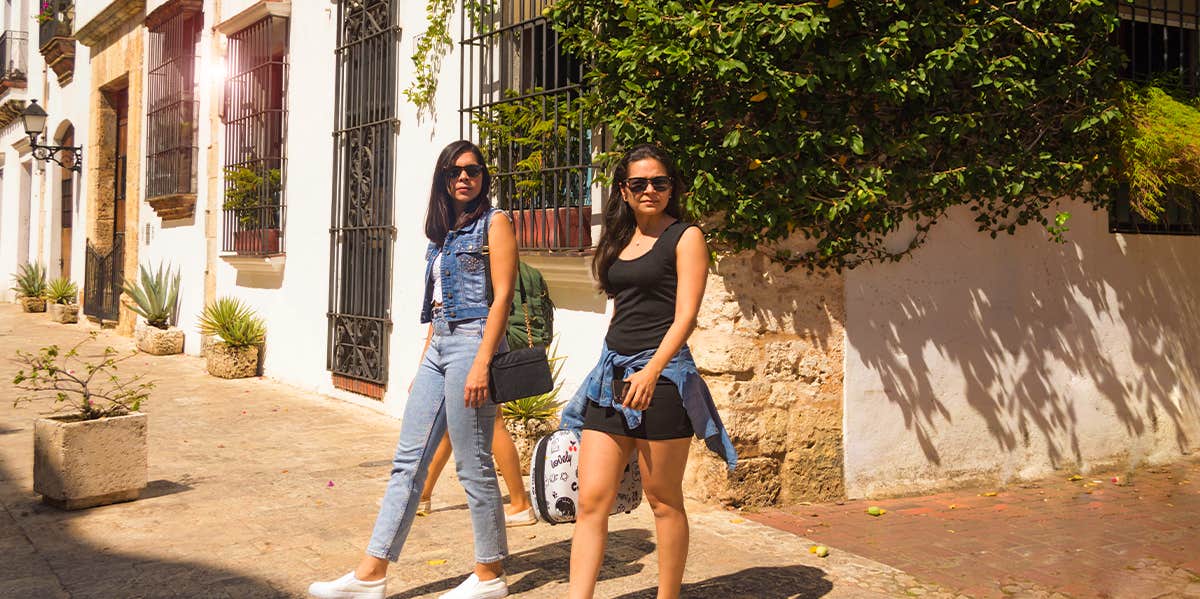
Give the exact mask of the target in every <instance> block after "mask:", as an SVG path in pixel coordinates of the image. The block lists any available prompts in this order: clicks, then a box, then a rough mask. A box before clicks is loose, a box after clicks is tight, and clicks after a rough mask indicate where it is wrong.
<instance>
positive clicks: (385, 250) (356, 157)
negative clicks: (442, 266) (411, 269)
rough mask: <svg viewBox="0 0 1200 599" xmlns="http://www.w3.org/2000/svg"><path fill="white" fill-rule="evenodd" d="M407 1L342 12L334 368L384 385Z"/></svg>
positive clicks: (373, 1)
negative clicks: (401, 10)
mask: <svg viewBox="0 0 1200 599" xmlns="http://www.w3.org/2000/svg"><path fill="white" fill-rule="evenodd" d="M399 3H400V0H342V1H341V2H340V3H339V4H338V41H337V49H336V61H337V65H336V68H337V72H336V77H337V84H336V90H335V93H336V101H335V102H336V103H335V108H334V119H335V123H334V152H335V153H334V173H333V175H334V176H333V180H334V187H333V207H332V208H333V209H332V218H331V224H330V229H329V253H330V269H329V273H330V279H329V313H328V319H329V346H328V352H327V367H328V368H329V370H331V371H332V372H333V373H334V374H335V375H339V376H342V377H348V378H350V379H355V380H358V381H366V382H369V383H373V384H376V385H383V384H385V383H386V382H387V375H388V359H387V358H388V336H389V334H390V330H391V309H390V307H391V287H392V245H393V239H394V235H395V227H394V226H393V213H392V212H393V211H392V205H393V192H394V189H395V170H394V163H395V160H396V152H395V145H396V126H397V125H398V123H399V121H398V120H397V114H396V110H397V104H398V103H397V85H396V66H397V62H396V61H397V56H398V51H399V34H400V29H399V26H398V24H397V14H396V12H397V9H398V7H399ZM336 379H337V377H336V376H335V380H336Z"/></svg>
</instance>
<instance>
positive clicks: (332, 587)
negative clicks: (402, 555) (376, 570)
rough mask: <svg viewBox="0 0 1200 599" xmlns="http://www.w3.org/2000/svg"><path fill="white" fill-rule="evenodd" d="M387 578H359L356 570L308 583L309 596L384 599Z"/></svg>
mask: <svg viewBox="0 0 1200 599" xmlns="http://www.w3.org/2000/svg"><path fill="white" fill-rule="evenodd" d="M386 586H387V578H380V579H379V580H371V581H366V580H359V579H357V578H355V577H354V572H350V573H349V574H347V575H345V576H343V577H341V578H339V579H337V580H327V581H324V582H314V583H312V584H310V585H308V594H309V596H312V597H316V598H317V599H383V598H384V596H385V595H387V593H386V591H385V587H386Z"/></svg>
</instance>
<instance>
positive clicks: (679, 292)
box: [562, 145, 737, 599]
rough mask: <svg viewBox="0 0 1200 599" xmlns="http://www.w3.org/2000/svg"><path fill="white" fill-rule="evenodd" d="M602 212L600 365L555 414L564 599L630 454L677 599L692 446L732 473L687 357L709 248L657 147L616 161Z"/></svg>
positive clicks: (600, 555)
mask: <svg viewBox="0 0 1200 599" xmlns="http://www.w3.org/2000/svg"><path fill="white" fill-rule="evenodd" d="M613 181H614V183H615V185H614V187H613V191H612V194H611V195H610V196H609V198H608V202H607V204H606V205H605V209H604V232H603V234H602V235H601V236H600V243H599V244H597V246H596V255H595V258H594V259H593V262H592V269H593V272H594V273H595V275H596V278H597V279H598V280H599V281H600V287H601V288H602V289H603V290H604V291H605V292H606V293H607V294H608V295H609V297H612V298H613V300H614V304H613V317H612V321H611V322H610V323H609V327H608V334H607V335H606V336H605V338H604V347H603V349H602V353H601V357H600V361H599V363H598V364H597V365H596V367H595V368H594V369H593V370H592V373H591V374H590V375H589V376H588V377H587V379H586V380H585V381H584V384H583V385H582V386H581V388H580V390H579V392H578V393H577V394H576V395H575V398H574V399H572V400H571V402H570V403H569V404H568V405H567V407H566V408H565V409H564V411H563V418H562V422H563V424H562V425H563V427H564V428H570V429H576V430H578V429H582V434H581V440H580V443H579V505H578V506H577V511H576V521H575V536H574V538H573V540H572V542H571V581H570V590H569V592H570V596H571V597H572V599H584V598H590V597H592V595H593V594H594V593H595V588H596V577H597V576H598V574H599V572H600V564H601V562H602V561H603V560H604V546H605V542H606V540H607V536H608V514H609V511H611V509H612V506H613V502H614V501H615V500H616V495H617V489H618V488H619V487H620V481H621V474H622V471H623V470H624V469H625V465H626V464H628V463H629V458H630V455H631V452H633V451H634V450H636V451H637V452H638V466H639V467H640V469H641V473H642V485H643V490H644V491H645V493H646V499H647V501H649V503H650V507H651V509H652V510H653V511H654V527H655V531H656V538H657V540H658V597H659V598H660V599H661V598H670V597H678V596H679V592H680V585H681V583H682V580H683V566H684V562H686V561H687V550H688V521H687V513H686V512H685V511H684V505H683V471H684V467H685V466H687V458H688V448H689V447H690V446H691V437H692V436H693V435H694V436H696V437H700V438H702V439H704V440H705V442H706V444H707V445H708V447H709V448H711V449H712V450H713V451H714V452H716V453H717V454H718V455H720V456H721V457H722V458H724V459H725V461H726V463H727V464H728V466H729V468H731V469H732V468H733V467H734V465H735V463H736V461H737V456H736V454H735V452H734V450H733V445H732V443H731V442H730V440H729V435H728V434H726V432H725V427H724V426H723V425H722V424H721V419H720V417H719V416H718V415H717V411H716V408H715V407H714V406H713V402H712V398H711V396H710V395H709V393H708V388H707V387H706V386H705V385H704V381H703V380H701V379H700V375H699V373H698V372H697V371H696V365H695V362H693V361H692V356H691V353H689V352H688V348H687V345H686V342H687V338H688V336H689V335H691V333H692V329H693V328H695V326H696V315H697V313H698V312H699V311H700V300H701V298H702V297H703V296H704V283H705V279H706V278H707V276H708V248H707V246H706V245H705V243H704V236H703V234H701V232H700V229H699V228H698V227H696V226H695V225H692V224H685V223H684V222H682V221H681V220H680V210H679V197H680V195H681V193H682V187H683V181H682V180H681V179H680V177H679V173H678V172H677V171H676V169H675V165H674V162H673V161H672V160H671V158H670V157H669V156H668V155H667V154H666V152H664V151H663V150H661V149H659V148H658V147H656V146H651V145H641V146H637V147H635V148H633V149H632V150H630V151H629V152H628V153H626V154H625V156H624V158H622V160H621V162H620V163H618V165H617V167H616V169H615V172H614V173H613Z"/></svg>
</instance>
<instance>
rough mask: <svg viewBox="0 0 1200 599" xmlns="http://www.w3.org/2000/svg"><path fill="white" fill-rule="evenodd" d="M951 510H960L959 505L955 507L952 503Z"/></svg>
mask: <svg viewBox="0 0 1200 599" xmlns="http://www.w3.org/2000/svg"><path fill="white" fill-rule="evenodd" d="M950 509H952V510H956V509H958V506H957V505H955V504H953V503H951V504H950Z"/></svg>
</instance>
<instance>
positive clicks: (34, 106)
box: [21, 100, 83, 173]
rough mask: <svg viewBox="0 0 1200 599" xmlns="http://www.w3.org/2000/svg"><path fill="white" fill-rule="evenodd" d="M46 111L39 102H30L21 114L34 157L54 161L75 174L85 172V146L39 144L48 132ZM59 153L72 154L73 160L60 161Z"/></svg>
mask: <svg viewBox="0 0 1200 599" xmlns="http://www.w3.org/2000/svg"><path fill="white" fill-rule="evenodd" d="M46 116H47V115H46V111H45V110H42V107H41V106H38V103H37V100H30V101H29V106H27V107H25V111H24V112H22V113H21V120H22V121H24V122H25V133H27V134H29V143H30V145H31V146H32V147H33V157H34V158H36V159H38V160H42V161H47V160H48V161H53V162H54V163H55V164H57V165H59V166H61V167H63V168H65V169H70V170H73V171H75V172H77V173H78V172H80V171H81V170H83V169H82V168H80V166H79V165H80V163H81V162H83V146H43V145H39V144H38V137H40V136H41V135H42V132H43V131H45V130H46ZM59 152H70V153H71V158H69V159H68V160H67V161H66V162H63V161H62V160H59V159H58V153H59Z"/></svg>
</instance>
